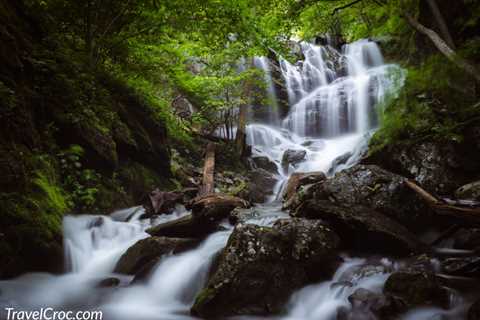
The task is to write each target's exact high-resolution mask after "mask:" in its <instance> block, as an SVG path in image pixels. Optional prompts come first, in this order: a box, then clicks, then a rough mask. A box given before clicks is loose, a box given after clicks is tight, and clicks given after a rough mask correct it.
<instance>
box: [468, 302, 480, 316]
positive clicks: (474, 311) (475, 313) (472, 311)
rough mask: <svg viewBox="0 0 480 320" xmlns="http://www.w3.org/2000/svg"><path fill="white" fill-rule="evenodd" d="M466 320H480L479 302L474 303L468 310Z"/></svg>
mask: <svg viewBox="0 0 480 320" xmlns="http://www.w3.org/2000/svg"><path fill="white" fill-rule="evenodd" d="M468 320H480V300H477V301H476V302H474V303H473V304H472V305H471V306H470V308H469V309H468Z"/></svg>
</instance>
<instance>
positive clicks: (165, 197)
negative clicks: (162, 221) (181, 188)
mask: <svg viewBox="0 0 480 320" xmlns="http://www.w3.org/2000/svg"><path fill="white" fill-rule="evenodd" d="M182 201H183V194H182V193H180V192H168V191H160V190H159V189H155V190H153V191H152V192H150V194H149V195H148V200H147V201H146V203H145V204H144V208H145V215H144V216H145V217H150V216H153V215H155V214H162V213H163V214H169V213H172V212H173V210H174V209H175V205H176V204H177V203H180V202H182Z"/></svg>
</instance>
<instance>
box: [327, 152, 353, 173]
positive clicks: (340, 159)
mask: <svg viewBox="0 0 480 320" xmlns="http://www.w3.org/2000/svg"><path fill="white" fill-rule="evenodd" d="M352 156H353V153H351V152H347V153H345V154H342V155H341V156H338V157H336V158H335V159H334V160H333V161H332V165H331V166H330V169H329V170H328V175H329V176H331V175H333V174H334V173H335V169H336V168H337V167H338V166H340V165H345V164H347V162H348V160H350V158H351V157H352Z"/></svg>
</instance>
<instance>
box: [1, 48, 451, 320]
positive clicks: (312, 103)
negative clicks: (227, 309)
mask: <svg viewBox="0 0 480 320" xmlns="http://www.w3.org/2000/svg"><path fill="white" fill-rule="evenodd" d="M301 47H302V52H303V55H304V57H305V59H304V60H303V61H300V62H298V63H297V64H295V65H292V64H290V63H289V62H288V61H286V60H280V68H281V73H282V75H283V78H284V81H285V84H286V89H287V91H288V99H289V105H290V108H289V112H288V114H287V115H286V116H283V117H282V115H281V114H280V113H279V111H278V110H279V108H278V104H277V94H276V92H275V86H274V85H273V81H272V75H271V66H270V62H269V61H268V59H266V58H257V59H256V61H255V65H256V66H257V67H258V68H261V69H263V70H264V71H265V80H266V82H267V88H266V91H267V94H268V97H269V98H270V99H269V100H272V101H273V103H272V105H271V107H270V108H269V110H268V117H266V118H264V119H263V120H259V119H255V117H254V116H253V117H252V119H251V123H250V125H249V126H248V128H247V142H248V143H249V144H250V145H251V146H252V148H253V155H254V156H265V157H268V158H269V159H270V160H271V161H273V162H274V163H275V164H276V165H277V167H278V183H277V186H276V187H275V192H274V193H275V194H274V195H273V197H271V199H270V200H269V201H268V203H265V204H258V205H257V209H258V211H259V212H261V213H262V214H261V215H260V217H257V218H255V219H254V220H252V221H250V223H256V224H261V225H271V224H273V222H274V221H275V220H276V219H278V218H280V217H282V218H285V217H288V215H287V213H285V212H282V211H281V209H280V208H281V203H280V202H279V199H280V198H281V197H280V195H281V193H282V187H283V185H284V182H285V181H286V179H287V178H288V176H289V175H290V174H291V173H293V172H309V171H323V172H325V173H327V174H328V175H333V174H334V173H335V172H337V171H339V170H342V169H344V168H347V167H349V166H352V165H353V164H355V163H356V162H358V160H359V158H360V157H361V155H362V154H363V153H364V152H365V150H366V148H367V143H368V140H369V138H370V136H371V135H372V133H373V132H374V130H375V128H376V127H377V125H378V122H379V119H378V118H379V116H378V115H379V113H380V110H378V106H380V105H381V103H382V102H383V101H384V100H385V99H386V98H387V97H388V96H390V95H394V94H395V93H396V92H397V90H398V89H399V88H400V87H401V86H402V84H403V80H404V75H403V71H402V70H401V69H400V68H399V67H398V66H396V65H393V64H385V63H384V61H383V58H382V55H381V53H380V50H379V48H378V47H377V45H376V44H375V43H374V42H371V41H368V40H361V41H358V42H355V43H352V44H349V45H346V46H345V47H344V48H343V52H338V51H337V50H335V49H334V48H332V47H331V46H329V45H326V46H316V45H313V44H309V43H302V44H301ZM286 150H295V151H302V152H305V159H306V160H305V161H303V162H300V163H298V164H297V165H295V166H294V165H289V166H284V165H283V166H282V156H283V154H284V152H285V151H286ZM340 159H341V160H340ZM142 213H143V209H142V208H140V207H137V208H130V209H126V210H122V211H118V212H114V213H113V214H111V215H109V216H91V215H89V216H86V215H85V216H75V217H74V216H67V217H66V218H65V219H64V244H65V245H64V247H65V263H66V265H67V266H68V269H69V271H68V272H67V273H65V274H63V275H51V274H45V273H34V274H26V275H24V276H21V277H19V278H17V279H13V280H6V281H1V282H0V306H2V309H4V308H5V307H15V308H16V309H21V310H35V309H38V308H42V307H52V308H54V309H58V310H102V311H103V313H104V319H120V320H122V319H137V320H142V319H145V320H147V319H159V320H167V319H174V320H180V319H192V318H191V316H190V314H189V311H190V307H191V305H192V304H193V301H194V298H195V295H196V294H197V293H198V291H199V290H200V289H201V288H202V287H203V285H204V284H205V282H206V279H207V275H208V271H209V267H210V264H211V263H212V260H213V258H214V256H215V255H216V254H217V253H218V252H219V251H220V250H222V248H223V247H224V246H225V245H226V242H227V240H228V237H229V235H230V234H231V232H232V229H233V227H232V226H231V225H229V224H228V223H224V225H223V226H224V227H225V228H224V230H223V231H218V232H215V233H213V234H211V235H210V236H209V237H208V238H206V239H205V240H204V241H203V242H202V243H200V244H199V245H198V246H197V247H196V248H195V249H191V250H189V251H186V252H184V253H181V254H177V255H166V256H164V257H162V259H161V260H160V261H159V262H158V263H157V265H156V266H155V268H154V271H153V274H152V275H151V277H150V278H148V280H147V281H146V282H135V283H132V284H130V282H131V281H132V278H133V277H132V276H125V275H119V274H114V273H113V270H114V267H115V264H116V262H117V261H118V259H119V258H120V256H121V255H122V254H123V253H124V252H125V251H126V249H127V248H129V247H130V246H131V245H133V244H134V243H135V242H137V241H138V240H140V239H143V238H146V237H147V236H148V234H147V233H145V230H146V229H147V228H149V227H151V226H153V225H156V224H159V223H162V222H166V221H167V220H171V219H176V218H178V217H181V216H183V215H186V214H188V212H186V210H185V209H184V208H183V207H178V208H177V210H176V211H175V213H174V214H172V215H165V216H160V217H159V218H157V219H156V220H153V221H152V220H150V219H144V220H142V219H140V217H141V215H142ZM367 260H368V259H366V258H350V257H345V262H344V263H343V264H342V265H341V266H340V267H339V268H338V270H337V271H336V273H335V275H334V276H333V278H332V279H331V280H330V281H327V282H323V283H319V284H313V285H310V286H307V287H305V288H303V289H301V290H299V291H298V292H296V293H295V294H293V296H292V297H291V299H290V302H289V303H288V304H287V305H286V313H285V314H284V315H283V316H279V317H277V318H276V319H279V318H280V319H312V320H313V319H315V320H335V319H336V317H337V310H338V309H339V308H340V307H344V308H349V302H348V300H347V298H348V296H349V295H350V294H351V293H352V292H354V291H355V290H356V289H357V288H366V289H369V290H371V291H373V292H381V290H382V287H383V284H384V282H385V280H386V278H387V277H388V275H389V273H390V272H392V271H393V270H395V268H396V267H397V263H396V262H395V261H391V260H389V259H386V258H383V259H382V258H379V259H378V262H377V264H378V265H379V266H380V268H378V270H380V271H378V272H369V273H360V275H357V276H355V277H353V278H352V277H350V278H349V283H350V285H348V286H347V285H342V283H343V282H342V281H343V280H344V279H345V278H346V277H348V276H349V275H351V274H352V270H355V269H359V268H361V267H362V266H364V265H365V264H366V263H367ZM111 277H115V278H117V279H120V285H119V286H117V287H116V288H110V287H102V286H99V282H100V281H102V280H104V279H106V278H111ZM0 312H4V310H2V311H0ZM449 312H450V313H447V312H446V311H440V310H437V309H422V310H415V311H412V312H411V313H409V314H407V315H405V317H404V320H423V319H425V320H426V319H433V318H432V316H435V315H436V316H439V315H440V314H443V316H449V315H450V316H451V318H450V319H458V318H456V315H455V311H449ZM0 314H1V313H0ZM1 315H2V318H4V317H5V315H4V314H1ZM242 318H245V319H253V318H252V317H242ZM434 319H440V318H434ZM442 319H444V318H442Z"/></svg>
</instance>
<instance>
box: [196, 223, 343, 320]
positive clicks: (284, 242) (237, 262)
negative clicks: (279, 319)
mask: <svg viewBox="0 0 480 320" xmlns="http://www.w3.org/2000/svg"><path fill="white" fill-rule="evenodd" d="M339 245H340V241H339V238H338V236H337V235H336V234H335V233H334V232H333V231H332V230H331V229H330V228H329V227H328V226H327V225H325V224H324V223H322V222H321V221H319V220H306V219H287V220H279V221H277V222H276V223H275V225H274V226H273V227H272V228H269V227H261V226H257V225H249V224H245V225H243V224H240V225H237V227H236V228H235V230H234V232H233V233H232V235H231V236H230V239H229V241H228V244H227V246H226V248H225V249H224V250H223V252H222V254H221V256H220V258H219V262H218V266H217V268H216V270H215V272H214V273H213V275H212V276H211V278H210V280H209V282H208V284H207V287H206V288H205V289H204V290H203V291H202V292H201V293H200V294H199V295H198V296H197V299H196V301H195V304H194V306H193V307H192V314H194V315H196V316H200V317H204V318H214V317H227V316H233V315H240V314H242V315H246V314H257V315H265V314H274V313H278V312H279V311H281V309H282V308H283V307H284V305H285V303H286V302H287V300H288V298H289V297H290V295H291V294H292V293H293V292H294V291H295V290H297V289H298V288H300V287H302V286H304V285H305V284H307V283H309V282H312V281H319V280H320V279H324V278H326V277H329V276H330V275H331V274H332V273H333V271H334V269H335V268H336V267H337V265H338V257H337V256H336V253H335V251H336V249H338V247H339Z"/></svg>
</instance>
